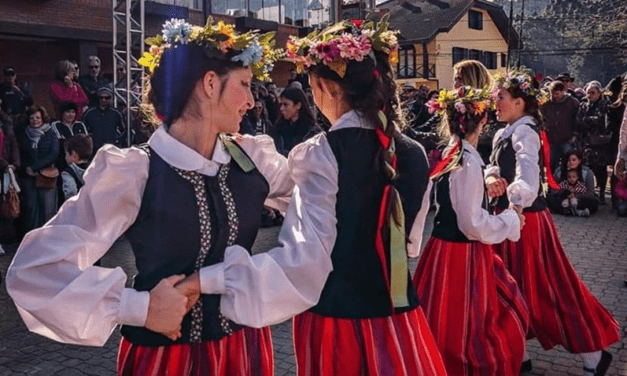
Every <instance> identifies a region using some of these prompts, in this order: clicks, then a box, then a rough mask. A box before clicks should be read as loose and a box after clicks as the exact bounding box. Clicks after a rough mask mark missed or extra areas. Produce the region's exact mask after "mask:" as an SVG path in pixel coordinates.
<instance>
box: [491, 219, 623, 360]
mask: <svg viewBox="0 0 627 376" xmlns="http://www.w3.org/2000/svg"><path fill="white" fill-rule="evenodd" d="M524 215H525V226H524V227H523V229H522V231H521V236H520V241H518V242H510V241H505V242H503V243H501V244H499V245H498V246H496V247H495V250H496V252H497V254H499V255H500V256H501V258H502V259H503V262H504V263H505V266H506V267H507V269H508V270H509V271H510V273H511V274H512V276H513V277H514V279H516V281H517V282H518V286H519V287H520V290H521V292H522V294H523V297H524V298H525V301H526V302H527V307H528V308H529V315H530V333H529V335H528V338H533V337H537V338H538V341H540V344H541V345H542V347H544V348H545V349H550V348H553V347H554V346H555V345H562V346H563V347H564V348H565V349H566V350H568V351H570V352H571V353H587V352H594V351H599V350H602V349H605V348H607V347H608V346H609V345H611V344H613V343H615V342H618V341H619V340H620V334H619V326H618V323H617V322H616V320H615V319H614V317H612V314H611V313H610V312H609V311H608V310H607V309H606V308H605V307H603V306H602V305H601V303H600V302H599V301H598V300H597V299H596V298H595V297H594V296H593V295H592V293H590V291H589V290H588V288H587V287H586V285H585V284H584V283H583V281H582V280H581V279H580V278H579V276H578V275H577V272H576V271H575V269H574V268H573V265H572V264H571V263H570V261H569V260H568V256H567V255H566V253H565V252H564V248H563V247H562V243H561V242H560V239H559V235H558V233H557V229H556V228H555V225H554V224H553V219H552V217H551V214H550V212H549V210H548V209H547V210H543V211H541V212H533V213H525V214H524Z"/></svg>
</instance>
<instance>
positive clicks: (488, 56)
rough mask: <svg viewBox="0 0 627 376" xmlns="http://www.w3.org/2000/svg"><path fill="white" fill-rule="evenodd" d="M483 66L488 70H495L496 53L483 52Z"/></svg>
mask: <svg viewBox="0 0 627 376" xmlns="http://www.w3.org/2000/svg"><path fill="white" fill-rule="evenodd" d="M482 62H483V65H485V67H486V68H488V69H496V52H488V51H485V52H483V60H482Z"/></svg>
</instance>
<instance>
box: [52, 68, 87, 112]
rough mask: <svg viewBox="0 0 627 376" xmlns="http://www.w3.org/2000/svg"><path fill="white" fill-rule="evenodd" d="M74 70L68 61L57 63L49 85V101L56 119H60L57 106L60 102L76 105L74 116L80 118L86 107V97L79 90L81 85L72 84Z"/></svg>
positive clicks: (81, 90)
mask: <svg viewBox="0 0 627 376" xmlns="http://www.w3.org/2000/svg"><path fill="white" fill-rule="evenodd" d="M75 72H76V69H75V68H74V64H72V63H71V62H70V61H69V60H61V61H59V62H58V63H57V66H56V68H55V73H54V78H55V80H54V82H53V83H52V84H50V99H51V100H52V104H53V106H54V109H55V113H56V118H57V119H60V118H61V114H60V113H59V112H58V111H59V106H60V105H61V103H62V102H74V103H76V107H77V108H78V109H77V110H76V116H77V118H79V119H80V118H81V117H82V116H83V111H84V110H85V108H86V107H87V103H88V100H87V96H86V95H85V92H84V91H83V89H82V88H81V85H79V84H78V83H76V82H74V81H73V80H72V77H73V76H74V75H75Z"/></svg>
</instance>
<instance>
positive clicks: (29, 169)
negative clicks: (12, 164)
mask: <svg viewBox="0 0 627 376" xmlns="http://www.w3.org/2000/svg"><path fill="white" fill-rule="evenodd" d="M26 174H27V175H28V176H37V173H36V172H35V171H33V169H31V168H30V167H26Z"/></svg>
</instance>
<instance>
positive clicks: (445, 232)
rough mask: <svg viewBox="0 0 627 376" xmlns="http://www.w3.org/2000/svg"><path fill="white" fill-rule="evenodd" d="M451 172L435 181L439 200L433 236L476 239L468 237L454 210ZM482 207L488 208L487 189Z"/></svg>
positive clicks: (448, 239) (458, 239)
mask: <svg viewBox="0 0 627 376" xmlns="http://www.w3.org/2000/svg"><path fill="white" fill-rule="evenodd" d="M464 153H465V154H466V151H464ZM451 172H452V171H449V172H447V173H446V174H444V175H442V176H440V177H439V178H437V179H436V181H435V201H436V202H437V209H436V213H435V219H434V225H433V231H432V233H431V236H433V237H436V238H439V239H442V240H446V241H449V242H463V243H467V242H471V241H474V240H470V239H468V238H467V237H466V235H464V233H463V232H462V231H461V230H460V229H459V225H458V224H457V214H456V213H455V210H453V204H452V203H451V191H450V184H449V181H450V180H449V178H450V176H451ZM481 207H482V208H484V209H486V210H488V197H487V196H486V194H485V191H484V194H483V202H482V204H481Z"/></svg>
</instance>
